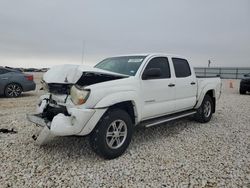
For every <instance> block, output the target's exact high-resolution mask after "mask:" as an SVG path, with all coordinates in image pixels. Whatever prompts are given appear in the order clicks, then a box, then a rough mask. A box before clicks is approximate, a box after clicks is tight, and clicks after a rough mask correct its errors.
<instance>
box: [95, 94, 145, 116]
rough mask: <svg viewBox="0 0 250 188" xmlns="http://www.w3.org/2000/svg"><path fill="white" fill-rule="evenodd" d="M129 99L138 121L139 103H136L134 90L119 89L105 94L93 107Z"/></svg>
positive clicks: (104, 106) (103, 106)
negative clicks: (119, 90)
mask: <svg viewBox="0 0 250 188" xmlns="http://www.w3.org/2000/svg"><path fill="white" fill-rule="evenodd" d="M126 101H131V102H132V104H133V105H134V113H135V116H136V117H137V120H136V121H139V120H140V119H141V113H140V108H139V106H141V105H140V104H138V101H140V100H139V99H138V96H137V94H136V92H135V91H121V92H116V93H112V94H110V95H107V96H106V97H104V98H102V99H101V100H100V101H99V102H98V103H97V104H96V105H95V107H94V108H107V107H109V106H112V105H115V104H117V103H121V102H126Z"/></svg>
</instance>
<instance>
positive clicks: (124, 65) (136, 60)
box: [95, 56, 146, 76]
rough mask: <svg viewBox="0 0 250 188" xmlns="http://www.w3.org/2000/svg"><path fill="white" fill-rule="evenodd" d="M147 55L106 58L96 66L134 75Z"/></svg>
mask: <svg viewBox="0 0 250 188" xmlns="http://www.w3.org/2000/svg"><path fill="white" fill-rule="evenodd" d="M145 57H146V56H121V57H111V58H107V59H104V60H103V61H101V62H100V63H98V64H97V65H96V66H95V67H96V68H99V69H103V70H107V71H111V72H115V73H120V74H125V75H129V76H134V75H135V74H136V72H137V70H138V69H139V67H140V66H141V64H142V62H143V60H144V59H145Z"/></svg>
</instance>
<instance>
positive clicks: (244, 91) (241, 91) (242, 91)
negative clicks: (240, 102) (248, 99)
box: [240, 87, 246, 95]
mask: <svg viewBox="0 0 250 188" xmlns="http://www.w3.org/2000/svg"><path fill="white" fill-rule="evenodd" d="M240 94H241V95H244V94H246V90H244V89H243V88H241V87H240Z"/></svg>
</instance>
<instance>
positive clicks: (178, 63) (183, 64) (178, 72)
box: [172, 58, 191, 78]
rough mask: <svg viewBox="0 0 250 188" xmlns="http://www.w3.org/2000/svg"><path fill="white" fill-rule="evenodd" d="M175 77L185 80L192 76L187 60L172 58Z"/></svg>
mask: <svg viewBox="0 0 250 188" xmlns="http://www.w3.org/2000/svg"><path fill="white" fill-rule="evenodd" d="M172 61H173V65H174V71H175V76H176V77H177V78H184V77H188V76H190V75H191V70H190V66H189V63H188V61H187V60H186V59H181V58H172Z"/></svg>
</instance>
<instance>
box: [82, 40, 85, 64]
mask: <svg viewBox="0 0 250 188" xmlns="http://www.w3.org/2000/svg"><path fill="white" fill-rule="evenodd" d="M84 48H85V41H84V40H83V41H82V64H83V57H84Z"/></svg>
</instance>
